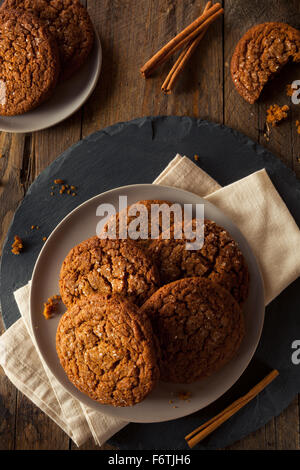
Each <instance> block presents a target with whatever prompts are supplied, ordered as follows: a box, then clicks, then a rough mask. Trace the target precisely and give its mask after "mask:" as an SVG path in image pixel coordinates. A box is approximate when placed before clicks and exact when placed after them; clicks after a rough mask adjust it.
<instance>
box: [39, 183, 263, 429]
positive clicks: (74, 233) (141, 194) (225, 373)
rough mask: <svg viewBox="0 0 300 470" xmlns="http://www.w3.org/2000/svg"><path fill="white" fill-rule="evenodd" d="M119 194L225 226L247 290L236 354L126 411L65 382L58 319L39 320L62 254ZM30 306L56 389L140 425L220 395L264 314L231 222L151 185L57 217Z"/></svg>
mask: <svg viewBox="0 0 300 470" xmlns="http://www.w3.org/2000/svg"><path fill="white" fill-rule="evenodd" d="M119 195H126V196H127V197H128V204H132V203H133V202H136V201H138V200H145V199H156V200H167V201H172V202H178V203H180V204H187V203H190V204H191V203H192V204H196V203H198V204H201V203H203V204H204V210H205V217H206V218H208V219H212V220H214V221H216V222H217V223H218V224H220V225H221V226H223V227H225V228H226V229H227V230H228V231H229V232H230V233H231V235H232V237H233V238H234V239H235V240H236V241H237V242H238V244H239V246H240V249H241V251H242V252H243V254H244V256H245V258H246V261H247V263H248V268H249V272H250V292H249V297H248V299H247V302H246V305H245V308H244V314H245V320H246V335H245V338H244V341H243V343H242V345H241V348H240V350H239V352H238V355H237V356H236V357H235V358H234V359H233V360H232V361H231V362H230V363H229V364H227V365H226V366H225V367H224V368H223V369H221V370H220V371H219V372H217V373H215V374H214V375H212V376H211V377H209V378H207V379H204V380H201V381H198V382H195V383H193V384H190V385H178V386H177V385H174V384H170V383H163V382H160V383H159V384H158V386H157V387H156V389H155V390H154V391H153V392H152V393H151V394H150V395H149V396H148V397H147V398H146V399H145V400H144V401H143V402H142V403H139V404H138V405H135V406H133V407H127V408H114V407H112V406H109V405H102V404H100V403H98V402H96V401H94V400H92V399H90V398H89V397H88V396H87V395H85V394H83V393H81V392H80V391H79V390H77V389H76V388H75V387H74V386H73V385H72V384H71V382H69V380H68V378H67V376H66V374H65V372H64V370H63V368H62V367H61V365H60V363H59V360H58V357H57V354H56V349H55V335H56V328H57V324H58V322H59V315H57V316H55V317H54V318H52V319H51V320H45V318H44V317H43V315H42V311H43V302H45V300H46V299H48V297H50V296H52V295H54V294H56V293H58V279H59V271H60V267H61V264H62V262H63V260H64V258H65V256H66V255H67V253H68V252H69V250H70V249H71V248H72V247H73V246H74V245H76V244H78V243H80V242H81V241H82V240H85V239H86V238H88V237H91V236H93V235H95V233H96V225H97V223H98V222H99V220H100V219H99V217H97V216H96V209H97V207H98V205H99V204H102V203H111V204H114V205H115V207H118V197H119ZM30 308H31V322H32V328H33V333H34V336H35V339H36V343H37V345H38V348H39V350H40V352H41V354H42V357H43V359H44V361H45V362H46V364H47V365H48V367H49V369H50V370H51V371H52V373H53V374H54V376H55V377H56V378H57V380H58V381H59V382H60V383H61V385H62V386H63V387H64V388H65V389H66V390H67V391H68V392H70V393H71V394H72V395H73V396H74V397H76V398H77V399H78V400H80V401H81V402H82V403H84V404H86V405H88V406H90V407H91V408H94V409H96V410H97V411H101V412H103V413H104V414H107V415H110V416H114V417H116V418H120V419H122V420H125V421H133V422H145V423H146V422H159V421H168V420H171V419H177V418H180V417H182V416H185V415H188V414H191V413H194V412H195V411H198V410H200V409H201V408H204V407H205V406H207V405H209V404H210V403H212V402H213V401H214V400H216V399H217V398H218V397H220V396H221V395H222V394H223V393H225V392H226V390H228V389H229V388H230V387H231V386H232V385H233V384H234V383H235V382H236V381H237V379H238V378H239V377H240V376H241V374H242V373H243V371H244V370H245V369H246V367H247V365H248V364H249V362H250V360H251V358H252V356H253V354H254V352H255V350H256V347H257V344H258V341H259V338H260V335H261V331H262V327H263V321H264V311H265V308H264V289H263V281H262V277H261V274H260V271H259V267H258V264H257V261H256V259H255V257H254V255H253V253H252V251H251V249H250V247H249V245H248V243H247V241H246V240H245V238H244V237H243V235H242V234H241V233H240V231H239V230H238V228H237V227H236V226H235V225H234V224H233V223H232V222H231V220H229V219H228V217H226V216H225V215H224V214H223V213H222V212H221V211H220V210H219V209H217V208H216V207H215V206H214V205H212V204H211V203H209V202H207V201H205V200H204V199H202V198H200V197H198V196H196V195H195V194H192V193H189V192H187V191H183V190H180V189H176V188H170V187H165V186H158V185H151V184H140V185H132V186H124V187H122V188H117V189H113V190H111V191H108V192H106V193H103V194H100V195H98V196H95V197H94V198H92V199H90V200H88V201H86V202H85V203H83V204H81V205H80V206H79V207H77V208H76V209H75V210H73V211H72V212H71V213H70V214H69V215H68V216H67V217H65V218H64V219H63V221H62V222H61V223H60V224H59V225H58V226H57V227H56V229H55V230H54V231H53V232H52V234H51V236H50V237H49V238H48V240H47V242H46V243H45V245H44V246H43V249H42V251H41V253H40V255H39V257H38V259H37V262H36V265H35V268H34V271H33V277H32V285H31V295H30ZM179 391H189V392H191V400H190V402H187V401H180V400H178V399H176V398H175V399H174V395H175V396H176V393H178V392H179ZM169 400H174V403H173V404H170V403H169ZM174 406H177V408H175V407H174Z"/></svg>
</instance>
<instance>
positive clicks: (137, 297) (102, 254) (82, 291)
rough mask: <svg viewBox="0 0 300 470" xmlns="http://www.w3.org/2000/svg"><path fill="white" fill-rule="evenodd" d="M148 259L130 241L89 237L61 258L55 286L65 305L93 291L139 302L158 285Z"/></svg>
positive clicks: (155, 270) (150, 261)
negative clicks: (57, 283) (58, 288)
mask: <svg viewBox="0 0 300 470" xmlns="http://www.w3.org/2000/svg"><path fill="white" fill-rule="evenodd" d="M159 285H160V283H159V274H158V271H157V268H156V266H155V265H154V263H153V262H152V260H151V258H150V257H149V256H148V255H147V254H146V253H145V252H144V251H143V250H142V249H140V248H139V247H138V246H137V245H136V243H135V242H134V241H132V240H108V239H107V240H101V239H100V238H98V237H96V236H95V237H92V238H89V239H88V240H85V241H83V242H82V243H80V244H79V245H77V246H75V247H74V248H72V250H71V251H70V253H69V254H68V255H67V257H66V259H65V260H64V262H63V264H62V267H61V272H60V280H59V287H60V293H61V297H62V300H63V302H64V304H65V305H66V306H67V307H70V306H72V305H73V304H74V303H75V302H76V301H77V300H78V299H80V298H82V297H85V296H88V295H90V294H94V293H101V294H111V293H115V294H122V295H125V296H126V297H127V298H128V299H129V300H131V301H133V302H134V303H136V304H138V305H141V304H142V303H143V302H144V301H145V300H146V299H147V298H148V297H150V296H151V295H152V294H153V292H155V290H156V289H157V288H158V287H159Z"/></svg>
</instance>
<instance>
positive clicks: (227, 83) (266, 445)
mask: <svg viewBox="0 0 300 470" xmlns="http://www.w3.org/2000/svg"><path fill="white" fill-rule="evenodd" d="M85 3H86V4H87V7H88V10H89V12H90V14H91V17H92V19H93V21H94V23H95V26H96V28H97V30H98V32H99V34H100V37H101V41H102V46H103V68H102V73H101V77H100V80H99V83H98V86H97V89H96V91H95V92H94V94H93V96H92V97H91V98H90V100H89V101H88V102H87V104H86V105H85V106H84V108H83V109H81V110H80V111H78V112H77V113H76V114H75V115H73V116H72V117H70V118H69V119H68V120H66V121H64V122H63V123H61V124H60V125H58V126H56V127H54V128H52V129H49V130H45V131H42V132H37V133H34V134H32V135H30V134H28V135H20V134H19V135H18V134H6V133H1V134H0V154H1V155H3V158H1V159H0V223H1V232H0V242H1V245H2V244H3V241H4V238H5V235H6V232H7V230H8V227H9V224H10V222H11V219H12V217H13V214H14V211H15V209H16V208H17V206H18V204H19V203H20V201H21V200H22V198H23V197H24V195H25V193H26V191H27V189H28V187H29V185H30V184H31V183H32V181H33V180H34V178H36V176H37V175H38V174H39V173H40V172H41V171H42V170H43V169H44V168H45V167H46V166H48V165H49V164H50V163H51V162H52V161H53V160H54V159H55V158H56V157H57V156H58V155H59V154H60V153H61V152H63V151H64V150H65V149H66V148H67V147H69V146H70V145H72V144H73V143H74V142H77V141H78V140H80V139H82V138H83V137H85V136H87V135H89V134H90V133H92V132H94V131H96V130H98V129H101V128H104V127H106V126H108V125H111V124H113V123H115V122H118V121H127V120H129V119H132V118H135V117H140V116H145V115H179V116H180V115H189V116H195V117H199V118H203V119H209V120H211V121H215V122H220V123H224V124H226V125H228V126H231V127H233V128H235V129H238V130H239V131H241V132H244V133H245V134H247V135H248V136H250V137H251V138H252V139H253V140H254V141H256V142H260V143H261V144H262V145H264V146H265V147H267V148H268V149H269V150H271V151H272V152H273V153H274V154H275V155H276V156H277V157H278V158H281V159H282V160H284V162H285V163H286V164H287V165H288V166H289V167H290V168H292V169H294V171H295V172H296V173H297V175H298V177H300V163H299V162H298V158H299V156H300V145H299V144H300V136H299V135H298V134H297V132H296V127H295V120H296V119H300V106H298V107H297V106H295V105H294V106H292V107H291V113H290V118H289V119H288V120H287V121H286V122H284V123H282V124H281V125H280V126H278V127H277V128H275V129H274V130H272V135H271V138H270V141H269V142H267V141H266V139H265V138H264V136H263V128H264V123H265V116H266V108H267V107H268V106H269V105H270V104H273V103H277V104H280V105H283V104H290V103H289V98H288V97H287V96H286V90H285V87H286V85H287V84H288V83H291V82H292V81H293V80H295V79H300V74H299V67H298V66H296V65H291V66H287V68H286V69H285V70H283V71H282V72H281V74H280V76H279V77H278V78H276V79H274V80H273V82H272V84H269V85H268V86H267V87H266V90H265V91H264V93H263V96H262V97H261V99H260V100H259V103H258V104H255V105H253V106H251V105H249V104H247V103H246V102H244V101H243V100H242V98H241V97H240V96H239V95H238V94H237V92H236V91H235V89H234V87H233V84H232V80H231V77H230V71H229V63H230V59H231V55H232V52H233V49H234V46H235V44H236V42H237V41H238V39H239V38H240V37H241V35H242V34H243V33H244V32H245V31H246V30H247V29H248V28H249V27H251V26H252V25H254V24H256V23H261V22H264V21H274V20H275V21H278V20H279V21H285V22H288V23H290V24H291V25H292V26H296V27H297V26H298V27H299V25H300V8H299V0H290V1H288V2H287V1H286V0H263V1H261V0H255V1H254V0H224V1H223V5H224V8H225V15H224V18H223V19H219V20H218V21H217V22H216V23H215V24H213V26H212V27H211V28H210V30H209V32H208V33H207V35H206V36H205V38H204V39H203V41H202V42H201V44H200V46H199V48H198V50H197V51H196V53H195V55H194V56H193V58H192V59H191V61H190V63H189V66H188V67H187V69H186V70H185V71H184V74H183V76H182V77H181V79H180V81H179V83H178V85H177V87H176V90H175V92H174V93H173V94H172V95H169V96H164V95H163V94H162V93H161V91H160V87H161V84H162V80H163V77H165V76H166V74H167V71H168V70H169V68H170V64H171V63H173V60H171V61H170V62H169V63H167V64H166V65H165V66H164V67H161V68H160V69H159V71H158V73H157V74H156V75H155V76H154V77H153V78H151V79H148V80H147V81H145V80H144V79H143V78H141V76H140V74H139V66H141V65H142V64H143V63H144V62H145V61H146V60H147V59H148V58H149V57H150V56H151V55H152V54H153V53H154V52H156V50H158V48H159V47H161V46H162V45H163V44H164V43H165V42H166V41H167V40H169V39H171V38H172V37H173V36H174V35H175V34H176V33H177V32H179V31H180V30H181V29H182V28H183V27H184V26H186V25H187V24H189V23H190V22H191V21H192V20H193V19H194V18H196V17H197V16H198V15H199V11H200V10H202V8H203V6H204V4H205V1H204V0H143V1H141V0H101V1H99V0H88V1H87V2H85ZM224 165H226V162H224ZM2 330H3V325H2ZM74 448H75V446H74V444H73V443H72V442H71V441H70V440H69V439H68V437H67V436H66V435H65V434H64V433H63V431H61V430H60V428H59V427H58V426H56V425H55V424H54V423H53V422H52V421H51V420H50V419H48V418H47V417H46V416H45V415H44V414H43V413H42V412H41V411H40V410H39V409H38V408H37V407H35V406H34V405H33V404H32V403H31V402H30V401H29V400H28V399H27V398H26V397H24V396H23V395H22V394H21V393H19V392H18V391H17V390H16V389H15V387H14V386H13V385H11V383H10V382H9V381H8V379H7V378H6V377H5V376H4V373H3V371H1V370H0V449H74ZM82 448H84V449H92V448H94V445H93V443H92V442H88V443H87V444H86V445H85V446H84V447H82ZM103 448H109V446H104V447H103ZM231 449H300V443H299V397H298V398H295V399H294V401H293V402H292V403H291V405H290V406H289V407H288V409H287V410H286V411H284V412H283V413H282V414H281V416H279V417H278V418H274V419H272V421H271V422H270V423H269V424H267V425H266V426H265V427H263V428H262V429H260V430H259V431H257V432H255V433H253V434H252V435H250V436H248V437H247V438H246V439H243V440H242V441H241V442H238V443H236V444H235V445H233V446H231Z"/></svg>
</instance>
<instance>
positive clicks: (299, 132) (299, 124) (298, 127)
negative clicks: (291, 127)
mask: <svg viewBox="0 0 300 470" xmlns="http://www.w3.org/2000/svg"><path fill="white" fill-rule="evenodd" d="M296 129H297V132H298V134H300V121H299V120H298V119H297V121H296Z"/></svg>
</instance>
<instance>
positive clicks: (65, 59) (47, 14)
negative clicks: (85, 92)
mask: <svg viewBox="0 0 300 470" xmlns="http://www.w3.org/2000/svg"><path fill="white" fill-rule="evenodd" d="M9 8H14V9H18V10H21V11H22V12H24V11H25V12H30V13H31V14H33V15H35V16H36V17H38V18H40V20H42V21H43V22H44V24H45V25H46V26H47V28H48V29H49V31H50V33H51V34H52V35H53V37H54V38H55V39H56V41H57V44H58V47H59V52H60V59H61V64H62V76H61V78H62V79H67V78H69V77H70V76H71V75H73V73H74V72H76V71H77V70H78V69H79V68H80V67H81V66H82V65H83V64H84V62H85V61H86V59H87V57H88V55H89V54H90V52H91V49H92V46H93V43H94V29H93V25H92V22H91V20H90V17H89V14H88V12H87V10H86V8H84V6H83V5H81V3H80V1H79V0H51V1H50V0H5V2H4V3H3V6H2V10H3V9H9Z"/></svg>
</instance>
